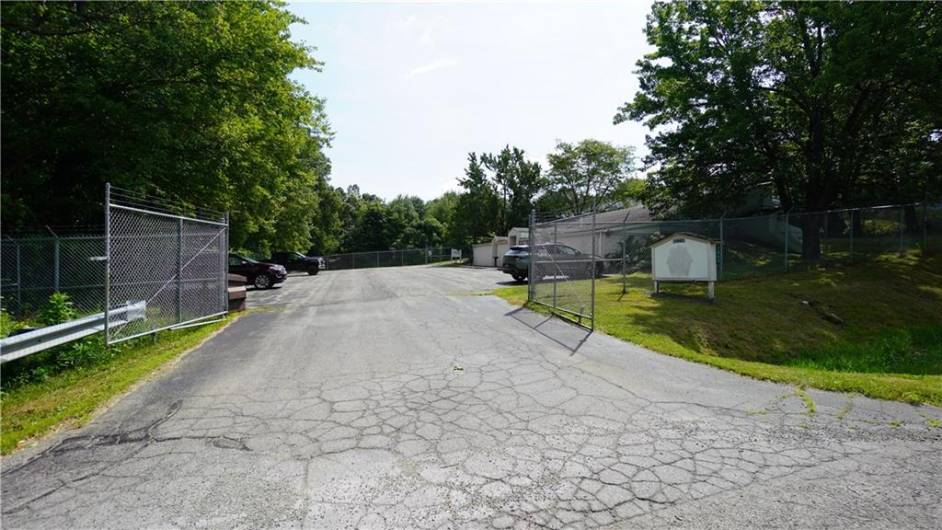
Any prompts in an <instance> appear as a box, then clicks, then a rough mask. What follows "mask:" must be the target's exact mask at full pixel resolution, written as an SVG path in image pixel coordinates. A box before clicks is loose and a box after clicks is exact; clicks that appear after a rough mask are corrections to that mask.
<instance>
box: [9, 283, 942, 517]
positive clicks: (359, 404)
mask: <svg viewBox="0 0 942 530" xmlns="http://www.w3.org/2000/svg"><path fill="white" fill-rule="evenodd" d="M505 279H506V278H505V276H504V275H502V274H500V273H498V272H496V271H493V270H481V269H467V268H447V267H403V268H390V269H375V270H359V271H326V272H324V273H322V274H319V275H317V276H312V277H308V276H292V277H291V278H289V280H288V282H287V283H286V284H284V286H283V287H281V288H278V289H273V290H270V291H253V292H250V294H249V303H250V305H252V306H253V307H256V308H257V309H256V310H253V311H252V312H251V313H250V314H248V315H246V316H244V317H242V318H241V319H239V320H238V321H237V322H235V323H234V324H233V325H231V326H229V327H228V328H226V329H225V330H223V331H222V332H221V333H220V334H218V335H217V336H216V337H215V338H213V339H212V340H211V341H209V342H207V343H206V344H204V345H203V346H202V347H200V348H199V349H197V350H195V351H193V352H191V353H190V354H189V355H187V356H186V357H185V358H184V359H183V360H182V361H180V362H179V364H178V365H177V366H175V367H174V368H173V369H172V370H169V371H167V372H166V373H164V374H163V375H161V376H159V377H158V378H156V379H155V380H153V381H151V382H148V383H146V384H144V385H142V386H141V387H140V388H138V389H137V390H136V391H134V392H133V393H131V394H129V395H128V396H126V397H125V398H124V399H122V400H121V401H119V402H118V403H117V404H116V405H115V406H114V407H113V408H111V409H110V410H109V411H108V412H106V413H105V414H103V415H102V416H101V417H99V418H98V419H96V420H95V421H94V422H92V423H91V424H89V425H88V426H86V427H85V428H83V429H80V430H77V431H67V432H61V433H59V434H57V435H55V436H53V437H52V438H50V439H49V440H47V441H45V442H43V443H41V444H39V445H38V446H37V447H34V448H31V449H27V450H24V451H22V452H20V453H18V454H16V455H13V456H12V457H8V458H6V459H5V460H4V462H3V476H2V479H3V480H2V494H3V507H2V508H3V519H2V522H3V527H4V528H66V527H68V528H77V527H86V528H140V527H161V528H166V527H185V528H233V527H237V528H271V527H279V528H290V527H306V528H347V527H350V528H352V527H358V528H511V527H513V528H542V527H549V528H564V527H565V528H569V527H571V528H583V527H631V528H646V527H689V528H703V527H708V528H726V527H728V528H746V527H748V528H756V527H837V528H847V527H869V528H938V526H939V522H940V521H942V456H940V455H942V429H938V428H932V427H930V426H929V425H928V422H927V419H928V418H932V417H935V418H939V417H942V411H940V410H939V409H934V408H930V407H913V406H909V405H905V404H900V403H890V402H881V401H875V400H870V399H866V398H862V397H859V396H857V397H855V396H847V395H842V394H834V393H828V392H817V391H809V395H810V396H811V397H812V398H813V400H814V402H815V405H816V407H815V409H816V410H815V412H814V413H813V414H811V413H810V412H809V410H808V408H807V407H806V404H805V401H803V400H802V398H801V397H800V396H799V395H797V394H796V393H795V391H794V389H793V388H790V387H788V386H784V385H778V384H772V383H766V382H761V381H755V380H751V379H746V378H743V377H739V376H736V375H734V374H730V373H727V372H723V371H720V370H717V369H714V368H710V367H706V366H701V365H697V364H692V363H688V362H685V361H682V360H678V359H674V358H671V357H667V356H663V355H659V354H655V353H652V352H648V351H646V350H643V349H641V348H638V347H634V346H632V345H630V344H627V343H623V342H620V341H617V340H615V339H612V338H609V337H606V336H603V335H601V334H592V335H588V334H587V333H586V332H585V331H583V330H580V329H579V328H577V327H574V326H571V325H568V324H565V323H562V322H559V321H557V320H555V319H548V318H547V317H544V316H541V315H537V314H534V313H531V312H529V311H526V310H520V309H515V308H514V307H512V306H510V305H508V304H506V303H505V302H504V301H502V300H500V299H498V298H495V297H492V296H484V295H482V293H483V292H485V291H486V290H488V289H491V288H493V287H494V286H495V284H496V282H502V281H504V280H505Z"/></svg>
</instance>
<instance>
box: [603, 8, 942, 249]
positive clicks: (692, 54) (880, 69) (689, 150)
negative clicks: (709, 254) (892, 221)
mask: <svg viewBox="0 0 942 530" xmlns="http://www.w3.org/2000/svg"><path fill="white" fill-rule="evenodd" d="M940 28H942V9H940V6H939V5H938V4H936V3H930V2H926V3H880V2H873V3H864V2H735V3H734V2H676V3H658V4H655V5H654V6H653V8H652V11H651V14H650V15H649V17H648V23H647V26H646V29H645V31H646V34H647V37H648V41H649V42H650V43H651V45H653V46H654V47H655V51H654V52H653V53H651V54H650V55H648V56H646V57H645V58H644V59H642V60H641V61H639V63H638V75H639V80H640V90H639V91H638V93H637V94H635V96H634V98H633V99H632V100H631V101H630V102H628V103H626V104H625V105H624V106H623V107H621V108H620V109H619V111H618V113H617V114H616V116H615V122H616V123H618V122H622V121H625V120H639V121H643V122H644V123H645V124H646V125H648V126H649V127H650V128H651V130H652V131H653V133H654V134H653V135H651V136H650V137H649V139H648V142H647V143H648V147H649V149H650V155H649V156H648V157H647V158H646V160H645V163H646V165H647V167H648V168H649V169H650V170H651V171H650V172H649V184H650V185H649V186H648V187H647V188H646V190H645V192H644V195H645V199H646V201H647V202H648V203H649V205H650V206H652V207H653V208H655V209H656V210H658V211H662V212H664V211H668V212H673V213H676V214H683V215H716V214H722V213H723V212H724V211H725V210H727V209H729V208H731V207H733V206H734V205H735V204H736V203H737V202H738V201H740V200H741V199H742V198H743V197H744V196H745V194H746V193H748V192H749V190H750V189H753V188H754V187H756V186H757V185H759V184H761V183H765V182H772V183H773V185H774V188H775V190H776V193H777V195H778V197H779V199H780V200H781V204H782V206H783V207H784V208H785V209H790V208H796V209H804V210H822V209H826V208H829V207H834V206H858V205H866V204H872V203H874V202H876V201H878V200H879V201H882V202H886V201H912V200H919V199H922V198H923V197H924V195H926V194H931V193H938V192H939V191H942V183H940V181H939V174H940V171H939V170H940V166H939V162H940V158H942V157H940V139H942V138H940V137H942V134H940V131H942V92H940V84H939V82H938V72H940V71H942V30H940ZM808 219H809V223H810V224H809V225H808V226H805V227H804V228H805V234H806V237H805V238H804V245H805V248H804V249H803V251H804V253H805V255H806V256H808V257H814V256H816V254H817V239H816V237H812V236H813V234H816V232H817V228H818V227H817V226H816V225H815V222H816V221H815V219H814V217H813V216H809V217H808Z"/></svg>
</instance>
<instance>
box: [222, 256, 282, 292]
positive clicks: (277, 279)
mask: <svg viewBox="0 0 942 530" xmlns="http://www.w3.org/2000/svg"><path fill="white" fill-rule="evenodd" d="M229 273H230V274H239V275H242V276H245V277H246V278H247V279H248V281H249V284H251V285H254V286H255V288H256V289H269V288H271V287H272V286H274V285H275V284H277V283H281V282H283V281H285V278H287V277H288V271H287V270H285V268H284V267H282V266H281V265H276V264H274V263H264V262H261V261H255V260H254V259H252V258H247V257H245V256H240V255H238V254H229Z"/></svg>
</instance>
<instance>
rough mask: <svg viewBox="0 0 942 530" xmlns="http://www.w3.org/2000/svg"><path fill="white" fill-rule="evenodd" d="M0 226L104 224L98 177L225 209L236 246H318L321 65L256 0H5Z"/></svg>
mask: <svg viewBox="0 0 942 530" xmlns="http://www.w3.org/2000/svg"><path fill="white" fill-rule="evenodd" d="M0 9H2V42H3V47H2V77H3V91H2V107H3V114H2V150H3V162H2V178H3V194H2V207H3V222H4V226H5V227H8V228H14V227H21V226H28V225H35V224H76V223H83V224H100V223H101V201H102V196H103V190H104V186H103V184H104V183H105V182H108V181H110V182H112V183H114V184H115V185H117V186H120V187H124V188H130V189H133V190H136V191H141V192H147V193H151V194H155V195H158V196H161V197H164V198H167V199H170V200H174V201H183V202H188V203H191V204H199V205H201V206H206V207H210V208H216V209H224V210H229V211H230V212H231V226H232V229H231V237H230V239H231V242H232V244H233V246H236V247H243V246H248V247H253V248H258V249H262V250H264V249H267V248H269V247H279V248H286V249H300V248H303V247H306V246H307V245H309V241H310V238H311V237H312V235H314V236H315V238H317V239H319V240H320V243H319V244H322V245H325V246H329V245H330V244H331V243H330V241H329V240H330V237H331V236H330V235H329V233H330V232H331V231H332V230H334V228H333V223H334V220H333V219H331V218H326V217H325V215H324V214H323V212H319V209H320V208H321V206H324V207H325V208H326V210H325V211H330V208H333V207H334V206H335V205H332V204H329V201H330V200H331V198H330V193H328V190H329V189H330V187H329V186H327V185H326V178H327V174H328V173H329V171H330V163H329V161H328V159H327V158H326V156H324V153H323V149H324V147H325V146H326V145H327V144H328V142H329V140H330V137H331V132H330V129H329V126H328V122H327V118H326V115H325V113H324V108H323V102H322V101H321V100H320V99H318V98H317V97H315V96H313V95H311V94H308V93H307V92H306V91H305V90H304V89H303V88H302V87H301V86H299V85H298V84H296V83H294V82H292V81H290V80H289V79H288V74H289V73H290V72H292V71H294V70H295V69H297V68H314V69H317V68H319V66H320V63H318V61H317V60H316V59H315V58H314V57H313V56H312V55H311V50H310V49H308V48H306V47H304V46H302V45H299V44H297V43H294V42H292V41H291V40H290V39H289V31H288V27H289V25H290V24H291V23H293V22H296V21H298V20H297V19H296V18H295V17H294V16H293V15H291V14H290V13H288V12H287V11H286V10H285V9H283V8H282V6H281V5H280V4H273V3H267V2H61V3H60V2H42V3H40V2H36V3H32V2H4V3H3V4H2V7H0Z"/></svg>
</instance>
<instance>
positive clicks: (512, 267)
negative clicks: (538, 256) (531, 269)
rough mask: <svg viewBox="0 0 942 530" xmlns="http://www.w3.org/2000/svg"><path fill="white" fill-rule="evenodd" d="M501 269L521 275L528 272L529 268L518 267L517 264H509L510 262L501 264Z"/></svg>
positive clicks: (507, 272) (506, 272)
mask: <svg viewBox="0 0 942 530" xmlns="http://www.w3.org/2000/svg"><path fill="white" fill-rule="evenodd" d="M500 270H501V272H503V273H504V274H514V275H519V274H526V273H527V269H525V268H523V269H521V268H518V267H516V266H515V265H512V264H509V263H505V264H503V265H502V266H501V268H500Z"/></svg>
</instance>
